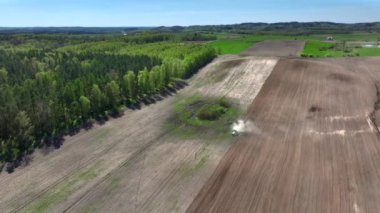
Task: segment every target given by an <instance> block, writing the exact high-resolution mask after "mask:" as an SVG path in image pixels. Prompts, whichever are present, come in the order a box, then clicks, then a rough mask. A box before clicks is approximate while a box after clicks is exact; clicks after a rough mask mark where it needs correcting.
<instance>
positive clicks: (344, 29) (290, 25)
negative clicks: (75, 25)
mask: <svg viewBox="0 0 380 213" xmlns="http://www.w3.org/2000/svg"><path fill="white" fill-rule="evenodd" d="M178 29H179V28H178V27H166V28H163V27H161V28H157V30H166V31H178ZM183 31H208V32H226V31H227V32H235V33H257V34H268V33H272V34H273V33H279V34H283V33H286V34H324V33H352V32H371V33H373V32H378V33H380V22H374V23H357V24H342V23H333V22H283V23H272V24H269V23H241V24H230V25H205V26H200V25H194V26H189V27H186V28H183Z"/></svg>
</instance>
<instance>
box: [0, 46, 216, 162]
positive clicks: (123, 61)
mask: <svg viewBox="0 0 380 213" xmlns="http://www.w3.org/2000/svg"><path fill="white" fill-rule="evenodd" d="M171 47H175V46H173V45H172V46H171ZM136 48H139V47H138V46H136ZM141 48H143V47H141ZM0 51H2V52H1V54H0V100H1V101H0V161H2V162H17V161H19V160H21V159H22V158H23V156H25V155H26V154H27V153H29V152H31V151H33V150H34V149H35V148H36V147H39V146H42V145H44V143H46V142H49V143H50V142H52V141H53V142H54V141H59V140H60V138H61V137H62V136H63V135H65V134H68V133H70V132H75V131H76V130H78V129H79V128H80V127H81V126H83V125H84V124H86V123H87V122H88V121H89V120H90V119H93V118H94V119H102V118H105V117H107V116H108V115H109V114H110V113H117V112H118V110H119V109H120V107H121V106H122V105H127V106H129V105H133V104H137V103H139V102H141V101H143V100H144V99H147V98H148V97H150V96H152V95H155V94H158V93H160V92H161V91H163V90H165V89H166V88H167V87H170V86H171V85H172V83H173V80H174V79H177V78H179V79H185V78H188V77H190V76H191V75H193V74H194V73H195V72H196V71H197V70H198V69H199V68H201V67H202V66H204V65H205V64H207V63H209V62H210V61H211V60H212V59H213V58H214V57H215V51H214V50H213V49H210V48H208V47H206V46H199V47H197V48H194V46H189V48H187V49H184V48H182V49H181V48H178V50H177V51H179V52H178V54H176V55H178V57H168V55H169V54H165V55H149V54H145V55H141V54H138V55H134V54H116V53H104V52H101V51H99V52H91V51H82V52H64V51H47V50H31V51H27V52H24V51H23V52H18V51H16V52H14V51H5V50H0ZM140 51H141V50H140ZM171 51H176V49H174V48H173V49H172V50H171ZM115 52H117V51H115ZM170 55H174V54H170Z"/></svg>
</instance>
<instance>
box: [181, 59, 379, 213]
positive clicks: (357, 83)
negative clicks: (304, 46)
mask: <svg viewBox="0 0 380 213" xmlns="http://www.w3.org/2000/svg"><path fill="white" fill-rule="evenodd" d="M379 80H380V59H379V58H342V59H320V60H302V59H282V60H280V61H279V63H278V64H277V66H276V67H275V69H274V71H273V72H272V74H271V76H270V77H269V78H268V80H267V81H266V83H265V85H264V87H263V88H262V90H261V92H260V93H259V95H258V96H257V97H256V99H255V100H254V102H253V104H252V105H251V107H250V109H249V111H248V113H247V114H246V119H247V120H250V121H251V122H253V123H254V124H255V125H256V127H257V128H258V129H259V131H255V133H251V134H249V135H247V136H243V137H242V138H240V140H239V141H238V142H237V143H236V144H235V145H234V146H232V147H231V148H230V150H229V151H228V152H227V154H226V155H225V156H224V158H223V159H222V160H221V163H220V164H219V165H218V167H217V169H216V171H215V172H214V174H213V175H212V176H211V178H210V179H209V180H208V182H207V183H206V185H205V186H204V187H203V189H202V190H201V192H200V193H199V194H198V196H197V197H196V199H195V200H194V201H193V203H192V205H191V206H190V208H189V209H188V212H217V213H221V212H234V213H235V212H260V213H261V212H279V213H287V212H289V213H297V212H299V213H306V212H307V213H328V212H331V213H337V212H352V213H366V212H373V213H377V212H380V140H379V134H378V129H377V127H376V126H375V122H374V121H375V119H374V118H373V116H376V115H377V114H378V113H376V110H377V109H378V107H374V106H375V105H376V102H377V101H378V97H377V96H378V91H377V90H378V89H377V86H376V85H377V82H378V81H379ZM375 108H376V109H375ZM371 119H372V120H371Z"/></svg>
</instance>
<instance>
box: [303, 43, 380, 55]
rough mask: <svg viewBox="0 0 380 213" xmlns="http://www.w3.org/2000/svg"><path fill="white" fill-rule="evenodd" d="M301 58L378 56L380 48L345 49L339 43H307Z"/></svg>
mask: <svg viewBox="0 0 380 213" xmlns="http://www.w3.org/2000/svg"><path fill="white" fill-rule="evenodd" d="M301 56H303V57H347V56H380V48H357V47H352V48H345V47H342V43H340V42H334V43H333V42H322V41H308V42H307V43H306V45H305V48H304V50H303V52H302V54H301Z"/></svg>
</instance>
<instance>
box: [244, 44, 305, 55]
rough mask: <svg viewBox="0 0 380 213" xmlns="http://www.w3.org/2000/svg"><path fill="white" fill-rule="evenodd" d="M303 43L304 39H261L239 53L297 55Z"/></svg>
mask: <svg viewBox="0 0 380 213" xmlns="http://www.w3.org/2000/svg"><path fill="white" fill-rule="evenodd" d="M304 45H305V42H304V41H283V40H281V41H280V40H278V41H276V40H274V41H262V42H259V43H257V44H255V45H253V46H252V47H251V48H249V49H247V50H246V51H244V52H242V53H241V55H242V56H247V55H248V56H249V55H255V56H279V57H280V56H285V57H287V56H291V57H292V56H293V57H294V56H298V55H299V53H300V52H301V51H302V50H303V48H304Z"/></svg>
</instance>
